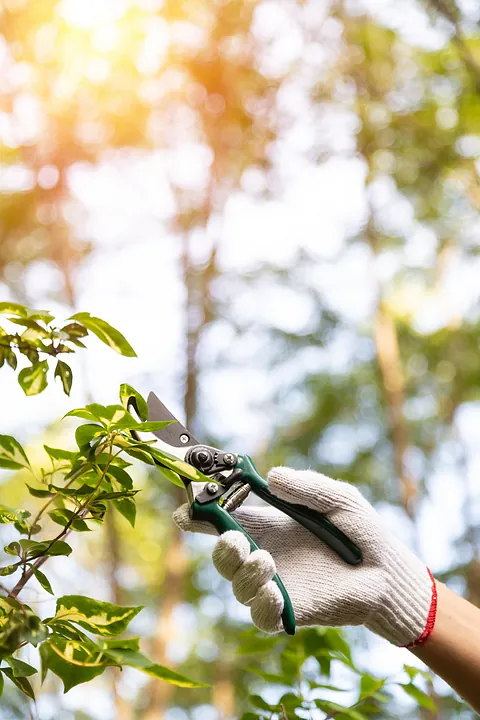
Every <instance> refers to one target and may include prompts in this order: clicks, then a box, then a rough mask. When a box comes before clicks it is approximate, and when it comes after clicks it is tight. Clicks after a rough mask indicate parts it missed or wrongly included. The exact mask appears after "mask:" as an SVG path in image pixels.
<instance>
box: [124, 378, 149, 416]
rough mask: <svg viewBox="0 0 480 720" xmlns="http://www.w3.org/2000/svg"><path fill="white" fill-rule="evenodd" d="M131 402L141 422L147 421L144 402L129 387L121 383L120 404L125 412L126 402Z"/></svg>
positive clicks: (135, 391) (146, 407) (138, 394)
mask: <svg viewBox="0 0 480 720" xmlns="http://www.w3.org/2000/svg"><path fill="white" fill-rule="evenodd" d="M130 399H131V400H132V401H133V403H134V406H135V408H136V410H137V412H138V416H139V418H140V419H141V420H143V421H145V420H148V405H147V402H146V400H144V398H143V397H142V396H141V395H140V393H139V392H137V390H135V388H133V387H132V386H131V385H127V384H126V383H123V384H122V385H120V402H121V403H122V405H123V407H124V408H125V410H128V409H129V408H128V401H129V400H130Z"/></svg>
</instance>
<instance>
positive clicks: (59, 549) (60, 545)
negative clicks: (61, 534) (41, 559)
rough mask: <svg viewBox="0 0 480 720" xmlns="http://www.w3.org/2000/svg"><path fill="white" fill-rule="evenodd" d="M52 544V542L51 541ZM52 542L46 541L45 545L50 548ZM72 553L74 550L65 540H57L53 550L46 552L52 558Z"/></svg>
mask: <svg viewBox="0 0 480 720" xmlns="http://www.w3.org/2000/svg"><path fill="white" fill-rule="evenodd" d="M50 542H51V541H50ZM50 542H48V541H45V542H44V543H43V545H45V546H46V547H48V546H49V545H50ZM71 552H72V548H71V547H70V545H68V543H66V542H64V541H63V540H57V541H56V542H55V543H54V544H53V545H52V547H51V548H49V549H48V551H47V552H46V554H47V555H49V556H50V555H51V556H52V557H54V556H57V555H70V553H71Z"/></svg>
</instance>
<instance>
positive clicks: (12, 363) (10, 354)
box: [6, 350, 18, 370]
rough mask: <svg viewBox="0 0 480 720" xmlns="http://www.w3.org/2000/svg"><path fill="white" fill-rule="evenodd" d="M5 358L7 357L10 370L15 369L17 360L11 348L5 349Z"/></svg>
mask: <svg viewBox="0 0 480 720" xmlns="http://www.w3.org/2000/svg"><path fill="white" fill-rule="evenodd" d="M6 359H7V363H8V364H9V365H10V367H11V368H12V370H16V369H17V364H18V361H17V356H16V355H15V353H14V352H13V350H7V354H6Z"/></svg>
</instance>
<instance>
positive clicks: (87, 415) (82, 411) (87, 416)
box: [63, 408, 97, 422]
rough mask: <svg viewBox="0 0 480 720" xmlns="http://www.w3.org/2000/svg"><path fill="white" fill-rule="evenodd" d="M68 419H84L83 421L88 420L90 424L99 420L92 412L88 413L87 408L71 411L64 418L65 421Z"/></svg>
mask: <svg viewBox="0 0 480 720" xmlns="http://www.w3.org/2000/svg"><path fill="white" fill-rule="evenodd" d="M67 417H79V418H82V420H88V421H89V422H97V418H96V417H95V415H92V413H91V412H88V410H86V409H85V408H76V409H75V410H70V412H68V413H67V414H66V415H64V416H63V419H65V418H67Z"/></svg>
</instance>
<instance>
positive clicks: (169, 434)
mask: <svg viewBox="0 0 480 720" xmlns="http://www.w3.org/2000/svg"><path fill="white" fill-rule="evenodd" d="M147 402H148V419H149V420H154V421H155V420H173V421H174V422H173V423H172V424H171V425H168V427H166V428H163V430H159V431H158V432H154V433H152V434H153V435H155V437H157V438H158V439H159V440H161V441H162V443H164V444H165V445H168V446H169V447H170V448H171V449H170V452H172V453H173V454H174V455H176V456H177V457H182V456H183V457H185V452H183V453H179V451H178V450H179V449H185V450H186V449H187V448H189V447H192V446H193V445H200V443H199V442H198V440H196V439H195V438H194V437H193V435H192V434H191V433H190V432H189V431H188V430H187V428H186V427H184V426H183V425H182V423H181V422H179V421H178V420H177V418H176V417H174V416H173V415H172V413H171V412H170V410H169V409H168V408H166V407H165V405H164V404H163V403H162V402H161V401H160V400H159V399H158V397H157V396H156V395H155V393H153V392H151V393H150V395H149V396H148V401H147ZM174 448H177V450H174ZM165 449H167V448H165Z"/></svg>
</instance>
